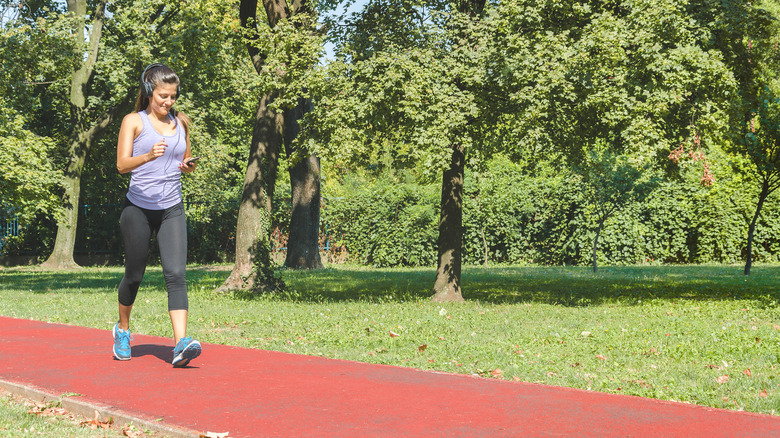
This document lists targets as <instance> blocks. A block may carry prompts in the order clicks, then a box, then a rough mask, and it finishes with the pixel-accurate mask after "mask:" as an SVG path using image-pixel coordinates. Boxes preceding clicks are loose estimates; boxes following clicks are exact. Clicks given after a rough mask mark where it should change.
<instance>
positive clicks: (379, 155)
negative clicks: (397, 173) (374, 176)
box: [304, 1, 485, 301]
mask: <svg viewBox="0 0 780 438" xmlns="http://www.w3.org/2000/svg"><path fill="white" fill-rule="evenodd" d="M484 5H485V3H484V2H480V1H477V2H465V1H464V2H460V3H453V4H447V3H436V2H430V3H428V2H426V3H423V4H419V3H416V2H406V1H397V2H392V1H376V2H371V3H369V4H367V5H366V7H365V9H364V10H363V11H361V12H360V13H359V14H357V15H355V16H353V17H352V18H351V20H350V22H349V24H348V25H347V26H346V27H344V28H342V30H343V34H341V35H339V36H338V37H337V39H338V40H339V41H341V46H340V48H339V49H338V53H337V56H338V58H337V60H335V61H333V62H331V63H330V64H329V65H328V66H327V68H326V70H325V73H324V78H323V79H322V80H321V81H319V82H318V83H316V84H315V85H314V87H315V88H317V96H318V99H317V100H316V104H315V107H314V110H313V112H312V113H310V114H309V115H307V116H306V118H305V119H304V120H305V121H306V122H307V123H306V127H305V133H306V137H307V138H308V139H309V141H310V143H311V146H312V147H313V149H314V151H315V152H316V153H317V155H319V156H323V157H328V158H329V159H332V160H334V161H337V162H342V163H355V164H358V163H359V164H361V165H367V164H372V165H379V166H389V167H410V168H414V169H417V170H418V171H419V173H420V175H421V179H431V178H435V177H436V176H437V175H438V178H440V181H441V206H440V210H439V211H440V220H439V238H438V253H439V256H438V265H439V266H438V268H437V275H436V279H435V281H434V287H433V293H434V296H433V299H434V300H438V301H460V300H462V299H463V297H462V294H461V287H460V270H461V263H462V253H461V246H462V235H463V231H462V211H463V210H462V209H463V175H464V169H465V166H466V157H467V153H470V154H472V156H471V159H472V160H473V161H475V162H478V161H479V156H480V155H479V152H478V146H477V145H478V144H479V143H480V141H479V135H478V133H479V132H480V126H481V123H480V122H479V120H480V119H479V114H480V111H479V106H480V105H479V104H478V103H477V102H476V99H477V98H478V95H479V89H480V88H481V87H482V82H481V80H482V75H481V73H480V72H481V67H480V65H481V64H480V62H481V59H482V58H481V52H480V50H479V49H480V48H481V47H482V46H483V41H482V40H481V38H482V37H483V35H484V33H483V32H481V27H480V26H482V24H481V19H482V15H483V9H484Z"/></svg>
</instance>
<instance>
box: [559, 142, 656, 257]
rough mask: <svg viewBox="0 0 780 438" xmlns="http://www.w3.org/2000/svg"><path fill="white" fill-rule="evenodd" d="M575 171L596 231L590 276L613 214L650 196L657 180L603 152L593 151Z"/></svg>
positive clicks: (642, 170) (618, 156) (648, 173)
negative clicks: (579, 179) (605, 227)
mask: <svg viewBox="0 0 780 438" xmlns="http://www.w3.org/2000/svg"><path fill="white" fill-rule="evenodd" d="M575 169H576V170H577V172H578V173H579V175H580V176H581V178H582V184H583V187H584V188H585V198H586V199H587V200H588V201H589V203H590V207H591V208H592V209H593V213H592V215H593V221H594V222H595V224H596V231H595V234H594V236H593V256H592V266H593V272H596V271H597V270H598V245H599V236H600V235H601V231H602V230H603V229H604V224H605V223H606V222H607V220H609V219H610V218H611V217H613V216H614V215H615V213H617V212H619V211H620V210H621V209H623V208H624V207H626V206H627V205H630V204H631V203H634V202H642V201H644V199H646V198H647V196H648V195H650V193H651V192H652V190H653V188H654V187H655V185H657V179H656V178H653V177H652V176H651V175H652V173H651V172H650V171H649V169H638V168H637V167H636V166H634V165H632V164H631V163H630V161H629V159H628V157H627V156H625V155H615V154H614V153H611V152H609V151H608V150H604V149H596V150H592V151H590V152H589V153H587V155H586V159H585V162H584V163H583V164H582V165H580V166H575Z"/></svg>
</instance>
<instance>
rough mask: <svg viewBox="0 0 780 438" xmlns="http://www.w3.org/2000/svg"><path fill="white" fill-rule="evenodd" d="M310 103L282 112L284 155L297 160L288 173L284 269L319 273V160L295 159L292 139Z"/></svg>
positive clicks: (312, 158) (302, 100)
mask: <svg viewBox="0 0 780 438" xmlns="http://www.w3.org/2000/svg"><path fill="white" fill-rule="evenodd" d="M310 106H311V100H310V99H300V101H299V102H298V105H296V106H295V107H294V108H292V109H290V110H287V111H285V114H284V122H285V127H284V144H285V146H286V147H287V155H288V156H291V157H293V158H297V162H296V163H295V164H293V165H292V166H291V167H290V169H289V172H290V186H291V187H290V188H291V194H292V196H291V201H292V208H291V212H290V213H291V214H290V235H289V238H288V240H287V257H286V259H285V262H284V265H285V266H286V267H288V268H293V269H321V268H322V260H321V259H320V243H319V236H320V203H321V194H320V173H321V172H320V159H319V158H318V157H317V156H316V155H309V156H308V157H297V156H296V155H297V154H296V153H297V152H298V151H297V147H296V143H295V138H296V137H297V136H298V134H299V133H300V130H301V128H300V124H299V120H301V119H302V118H303V115H304V114H305V113H306V112H308V111H309V108H310Z"/></svg>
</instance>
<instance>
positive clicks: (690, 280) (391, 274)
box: [0, 265, 780, 307]
mask: <svg viewBox="0 0 780 438" xmlns="http://www.w3.org/2000/svg"><path fill="white" fill-rule="evenodd" d="M435 273H436V272H435V269H434V268H416V269H411V268H403V269H401V268H399V269H370V268H356V267H337V268H329V269H322V270H316V271H294V270H283V277H284V280H285V282H286V283H287V290H285V291H283V292H278V293H276V294H274V295H272V296H269V297H268V298H269V299H273V300H282V301H283V300H287V301H293V302H306V303H326V302H341V301H363V302H372V303H386V302H408V301H425V300H427V299H429V298H430V297H431V295H432V291H431V288H432V286H433V281H434V278H435ZM228 274H229V271H224V270H223V271H215V270H212V269H209V268H208V267H195V268H188V271H187V281H188V284H189V285H190V288H193V287H198V288H200V289H205V290H211V289H212V288H214V287H216V285H219V284H221V283H222V281H223V280H224V279H225V278H227V276H228ZM121 278H122V269H121V268H94V269H83V270H76V271H43V270H35V269H7V270H2V271H0V288H8V289H18V290H29V291H30V292H33V293H48V292H51V291H55V290H59V291H62V290H66V291H73V292H78V293H107V292H111V293H115V291H116V288H117V286H118V285H119V281H120V280H121ZM143 285H144V286H147V287H149V286H154V287H160V288H164V287H165V282H164V280H163V277H162V271H161V269H160V268H159V267H150V268H149V269H147V272H146V275H145V277H144V283H143ZM462 286H463V295H464V298H465V299H466V300H470V301H480V302H484V303H491V304H517V303H545V304H555V305H563V306H589V305H599V304H603V303H609V302H620V303H621V304H623V305H626V304H629V305H630V304H635V303H638V302H640V301H641V300H651V299H665V300H692V301H695V300H707V301H712V300H731V299H744V300H750V301H754V302H755V303H756V304H755V305H758V306H762V307H770V306H777V305H778V301H780V293H779V292H778V291H780V265H778V266H757V267H754V268H753V273H752V275H750V276H748V277H746V276H745V275H743V274H742V267H741V266H628V267H604V268H601V269H600V271H599V272H598V273H596V274H594V273H593V272H592V271H591V270H590V268H587V267H502V266H498V267H489V268H484V267H475V266H467V267H464V269H463V277H462ZM235 298H237V299H254V298H255V297H254V296H252V295H251V294H248V293H246V294H235Z"/></svg>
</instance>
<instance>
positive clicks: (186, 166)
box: [179, 159, 198, 173]
mask: <svg viewBox="0 0 780 438" xmlns="http://www.w3.org/2000/svg"><path fill="white" fill-rule="evenodd" d="M196 167H198V162H197V161H189V162H188V161H187V160H186V159H185V160H184V163H179V170H181V172H182V173H190V172H194V171H195V168H196Z"/></svg>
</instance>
